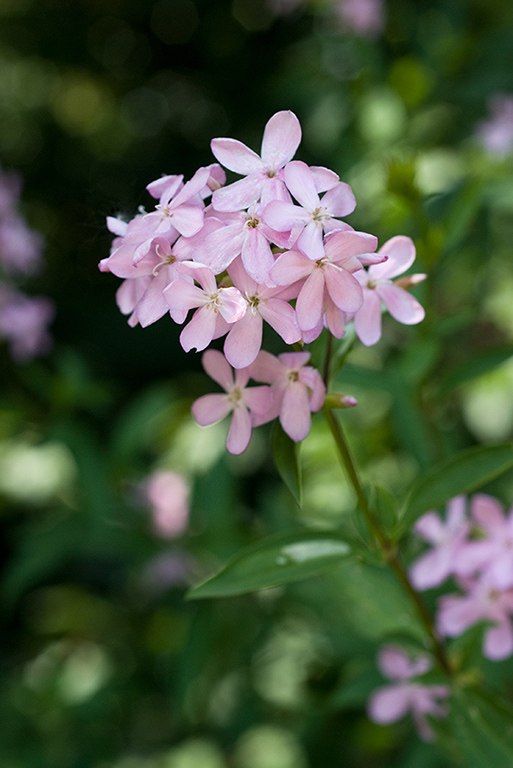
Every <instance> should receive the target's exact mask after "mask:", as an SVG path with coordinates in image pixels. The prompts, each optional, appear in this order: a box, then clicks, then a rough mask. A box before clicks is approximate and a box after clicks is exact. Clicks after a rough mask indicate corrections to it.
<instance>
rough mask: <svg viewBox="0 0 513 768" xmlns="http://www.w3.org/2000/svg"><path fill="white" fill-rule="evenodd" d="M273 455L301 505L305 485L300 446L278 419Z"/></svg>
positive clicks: (286, 482) (290, 489)
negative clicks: (303, 482) (302, 475)
mask: <svg viewBox="0 0 513 768" xmlns="http://www.w3.org/2000/svg"><path fill="white" fill-rule="evenodd" d="M273 456H274V463H275V464H276V469H277V470H278V472H279V475H280V477H281V479H282V480H283V482H284V483H285V485H286V486H287V488H288V489H289V491H290V492H291V494H292V495H293V496H294V498H295V500H296V501H297V503H298V504H299V506H301V502H302V498H303V486H302V482H301V465H300V462H299V446H298V444H297V443H295V442H294V441H293V440H291V438H290V437H289V436H288V435H287V434H286V433H285V432H284V431H283V428H282V426H281V424H280V422H279V421H276V424H275V425H274V429H273Z"/></svg>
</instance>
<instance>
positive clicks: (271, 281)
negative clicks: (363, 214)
mask: <svg viewBox="0 0 513 768" xmlns="http://www.w3.org/2000/svg"><path fill="white" fill-rule="evenodd" d="M300 140H301V126H300V124H299V120H298V119H297V117H296V116H295V115H294V114H293V113H292V112H288V111H282V112H278V113H276V114H275V115H273V117H271V119H270V120H269V121H268V123H267V125H266V127H265V131H264V136H263V140H262V147H261V153H260V155H258V154H257V153H256V152H254V151H253V150H251V149H250V148H249V147H247V146H246V145H245V144H242V143H241V142H240V141H237V140H235V139H230V138H218V139H213V141H212V143H211V147H212V152H213V154H214V157H215V158H216V160H218V162H219V164H217V163H214V164H212V165H209V166H206V167H203V168H200V169H198V170H197V171H196V173H195V174H194V176H193V177H192V178H191V179H190V180H189V181H187V182H186V183H184V180H183V177H182V176H174V175H168V176H163V177H162V178H160V179H158V180H156V181H153V182H152V183H150V184H149V185H148V186H147V190H148V192H149V193H150V195H152V197H153V198H155V199H156V200H158V202H157V204H156V205H155V208H154V210H152V211H150V212H148V213H146V212H144V211H141V212H139V213H138V214H137V215H136V216H135V217H134V218H133V219H131V220H130V221H128V222H125V221H122V220H121V219H119V218H112V217H109V219H108V222H107V224H108V227H109V229H110V231H111V232H112V233H113V234H115V235H116V238H115V239H114V242H113V244H112V249H111V254H110V256H109V257H108V258H106V259H103V260H102V261H101V262H100V265H99V267H100V269H101V270H102V271H105V272H112V273H113V274H115V275H116V276H118V277H120V278H123V280H124V281H123V283H122V284H121V286H120V288H119V289H118V292H117V302H118V306H119V308H120V310H121V311H122V312H123V313H124V314H127V315H129V321H128V322H129V324H130V325H132V326H133V325H136V324H138V323H139V324H141V325H142V326H147V325H149V324H151V323H153V322H155V321H156V320H158V319H159V318H161V317H162V316H163V315H165V314H169V315H170V316H171V318H172V319H173V320H174V321H175V322H176V323H179V324H183V323H185V321H186V320H187V318H188V315H189V313H190V312H191V311H192V312H193V314H192V317H190V319H189V321H188V322H187V323H186V324H185V326H184V328H183V330H182V332H181V334H180V343H181V345H182V347H183V349H184V350H185V351H186V352H188V351H190V350H191V349H196V350H198V351H202V350H204V349H206V348H207V347H208V346H209V345H210V343H211V342H212V341H213V340H215V339H219V338H221V337H225V340H224V346H223V351H224V357H225V358H226V359H224V358H223V359H221V358H222V356H219V355H212V354H211V355H206V356H205V358H204V365H205V368H206V370H207V371H208V373H209V374H210V375H211V376H212V378H214V380H216V381H217V382H218V383H219V384H220V385H221V386H222V387H223V388H224V389H225V392H226V395H222V396H219V397H221V398H223V399H222V400H220V399H216V396H211V397H210V399H204V398H202V399H201V400H200V401H198V403H197V404H196V405H195V407H194V409H193V413H194V415H195V417H196V419H197V421H198V423H200V424H203V425H205V424H210V423H213V422H214V421H216V420H218V419H219V418H222V416H224V415H226V414H228V413H229V412H231V411H233V421H232V427H231V429H230V434H229V437H228V450H230V451H231V452H232V453H240V452H241V451H242V450H244V449H245V447H246V446H247V444H248V440H249V435H250V433H251V426H255V425H256V424H262V423H264V421H268V420H269V419H271V418H275V417H276V416H279V418H280V421H281V423H282V425H283V428H284V429H285V431H286V432H287V433H288V434H289V435H290V437H291V438H292V439H293V440H302V439H303V438H304V437H305V436H306V434H307V433H308V429H309V426H310V413H311V412H312V411H316V410H319V408H320V407H321V405H322V398H323V396H324V388H323V385H322V382H321V381H320V376H319V374H318V373H317V372H316V371H313V369H311V368H310V367H309V366H307V365H306V363H307V362H308V359H309V355H308V353H306V352H305V353H297V354H296V353H285V354H283V355H280V356H279V357H278V358H273V357H272V356H271V355H269V354H268V353H264V352H261V346H262V335H263V324H264V322H265V323H267V324H268V325H269V326H271V328H273V329H274V331H275V332H276V333H277V334H278V335H279V336H281V338H282V339H283V341H284V342H285V343H286V344H289V345H290V344H295V343H298V342H300V343H301V344H303V343H309V342H312V341H314V340H315V339H316V338H317V337H318V336H319V335H320V333H321V332H322V330H323V328H327V329H328V330H329V331H330V333H331V334H333V336H335V337H336V338H341V337H342V336H343V335H344V333H345V329H346V326H347V325H348V323H350V322H353V321H354V327H355V331H356V334H357V335H358V336H359V338H360V339H361V341H362V342H363V343H364V344H374V343H376V342H377V341H378V340H379V338H380V336H381V312H382V304H384V305H385V306H386V307H387V308H388V310H389V311H390V313H391V314H392V316H393V317H394V318H395V319H396V320H398V321H399V322H401V323H406V324H413V323H418V322H420V320H422V318H423V317H424V310H423V309H422V307H421V305H420V304H419V303H418V302H417V300H416V299H414V298H413V296H411V295H410V294H409V293H408V292H407V290H405V289H406V288H408V287H410V286H411V285H413V284H414V283H415V282H418V281H419V280H422V279H423V278H424V277H425V276H424V275H412V276H409V277H406V278H403V279H402V280H399V281H393V280H392V278H395V277H397V276H398V275H399V274H401V273H402V272H404V271H405V270H406V269H408V268H409V267H410V266H411V264H412V263H413V261H414V259H415V248H414V246H413V243H412V241H411V240H410V238H408V237H403V236H397V237H394V238H392V239H391V240H389V241H388V242H387V243H385V244H384V245H383V246H382V248H381V249H379V250H377V247H378V241H377V238H376V237H374V236H373V235H371V234H368V233H366V232H357V231H355V230H354V229H353V228H352V227H351V226H350V225H349V224H348V223H347V222H346V221H344V217H346V216H347V215H348V214H350V213H351V212H352V211H353V210H354V207H355V205H356V203H355V199H354V196H353V193H352V191H351V189H350V187H349V185H348V184H345V183H344V182H343V181H341V180H340V179H339V177H338V175H337V174H336V173H334V172H333V171H331V170H329V169H328V168H323V167H316V166H313V167H312V166H308V165H306V164H305V163H304V162H302V161H300V160H294V159H293V158H294V155H295V153H296V150H297V148H298V146H299V143H300ZM221 166H224V167H225V168H226V169H228V170H229V171H232V172H234V173H236V174H239V175H240V176H241V177H242V178H241V179H239V180H237V181H235V182H233V183H231V184H228V185H226V184H225V181H226V175H225V171H224V170H223V168H222V167H221ZM208 198H211V200H210V203H208ZM367 268H368V269H367ZM230 366H231V367H232V368H233V369H235V374H233V373H232V372H231V368H230ZM250 378H252V379H254V380H255V381H257V382H263V383H264V384H265V385H270V386H263V387H256V388H248V387H247V386H246V385H247V383H248V381H249V379H250Z"/></svg>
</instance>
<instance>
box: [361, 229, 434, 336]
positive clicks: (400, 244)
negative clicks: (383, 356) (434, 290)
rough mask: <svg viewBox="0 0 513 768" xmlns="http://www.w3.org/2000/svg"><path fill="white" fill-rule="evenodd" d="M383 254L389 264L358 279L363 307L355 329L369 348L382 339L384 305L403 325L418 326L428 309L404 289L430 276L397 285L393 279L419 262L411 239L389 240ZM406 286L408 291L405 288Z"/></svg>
mask: <svg viewBox="0 0 513 768" xmlns="http://www.w3.org/2000/svg"><path fill="white" fill-rule="evenodd" d="M379 253H382V254H384V255H386V256H388V259H387V261H383V262H382V263H381V264H373V265H371V266H370V267H369V269H368V270H367V271H364V272H360V273H358V274H357V275H356V278H357V280H359V281H360V283H361V285H362V288H363V304H362V306H361V308H360V309H359V310H358V311H357V312H356V314H355V317H354V328H355V331H356V334H357V336H358V338H359V339H360V341H362V342H363V343H364V344H365V345H366V346H370V345H372V344H376V342H377V341H379V339H380V338H381V302H383V304H384V305H385V307H386V308H387V309H388V311H389V312H390V314H391V315H392V317H393V318H394V319H395V320H397V321H398V322H399V323H405V324H406V325H414V324H415V323H420V322H421V320H423V319H424V315H425V313H424V308H423V307H422V306H421V305H420V304H419V302H418V301H417V299H415V298H414V297H413V296H412V295H411V294H410V293H408V291H406V290H404V287H408V286H410V285H415V284H416V283H419V282H420V281H421V280H424V279H425V278H426V275H421V274H419V275H411V276H410V277H406V278H404V279H403V280H401V281H398V282H397V283H393V282H392V278H393V277H396V276H397V275H400V274H402V273H403V272H405V271H406V270H407V269H408V268H409V267H410V266H411V265H412V264H413V262H414V261H415V246H414V244H413V242H412V240H411V239H410V238H409V237H404V236H403V235H398V236H396V237H392V238H391V240H388V241H387V242H386V243H385V244H384V245H383V246H382V247H381V248H380V249H379ZM402 286H404V287H402Z"/></svg>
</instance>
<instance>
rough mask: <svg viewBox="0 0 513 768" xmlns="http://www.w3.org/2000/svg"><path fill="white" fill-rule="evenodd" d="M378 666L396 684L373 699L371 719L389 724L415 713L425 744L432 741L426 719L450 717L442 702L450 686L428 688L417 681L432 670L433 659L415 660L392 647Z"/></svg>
mask: <svg viewBox="0 0 513 768" xmlns="http://www.w3.org/2000/svg"><path fill="white" fill-rule="evenodd" d="M378 667H379V669H380V671H381V672H382V673H383V675H384V676H385V677H388V678H389V679H390V680H392V681H394V682H393V683H392V684H391V685H386V686H383V687H382V688H378V690H376V691H374V693H373V694H372V695H371V696H370V698H369V702H368V706H367V711H368V715H369V717H370V719H371V720H373V721H374V722H375V723H379V724H380V725H388V724H389V723H393V722H395V721H396V720H400V719H401V718H403V717H404V716H405V715H407V714H408V713H409V712H411V714H412V716H413V719H414V721H415V725H416V726H417V730H418V732H419V735H420V736H421V737H422V738H423V739H424V740H425V741H430V740H432V739H433V731H432V729H431V727H430V725H429V722H428V720H427V717H426V716H427V715H429V716H430V717H443V716H444V715H446V714H447V710H446V707H445V706H444V705H443V704H442V703H441V701H440V700H442V699H446V698H447V697H448V696H449V693H450V691H449V688H448V686H446V685H424V684H423V683H421V682H418V681H416V680H415V678H417V677H419V676H421V675H423V674H425V673H426V672H427V671H428V670H429V669H430V668H431V662H430V660H429V659H428V658H427V657H423V656H421V657H419V658H417V659H416V660H413V661H412V660H411V659H410V658H409V657H408V655H407V654H406V653H405V652H404V651H403V650H402V649H401V648H396V647H393V646H388V647H385V648H383V649H382V650H381V651H380V653H379V655H378Z"/></svg>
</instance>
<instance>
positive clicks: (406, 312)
mask: <svg viewBox="0 0 513 768" xmlns="http://www.w3.org/2000/svg"><path fill="white" fill-rule="evenodd" d="M370 269H372V267H370ZM375 291H376V293H377V294H378V295H379V296H380V298H381V300H382V302H383V303H384V304H385V306H386V308H387V309H388V311H389V312H390V314H391V315H392V317H393V318H394V319H395V320H397V322H399V323H404V324H405V325H415V324H416V323H420V322H421V320H424V317H425V315H426V313H425V311H424V307H423V306H422V305H421V304H419V302H418V301H417V299H416V298H414V297H413V296H412V295H411V294H410V293H408V291H405V290H404V288H399V286H397V285H394V284H393V283H378V284H377V286H376V288H375Z"/></svg>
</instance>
